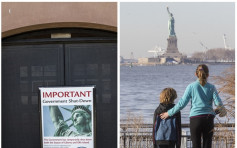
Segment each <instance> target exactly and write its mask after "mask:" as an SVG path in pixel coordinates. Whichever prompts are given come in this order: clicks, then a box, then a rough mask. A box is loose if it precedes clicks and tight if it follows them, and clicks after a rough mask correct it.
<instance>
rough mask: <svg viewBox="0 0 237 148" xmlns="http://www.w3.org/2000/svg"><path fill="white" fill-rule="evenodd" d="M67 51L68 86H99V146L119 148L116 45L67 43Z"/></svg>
mask: <svg viewBox="0 0 237 148" xmlns="http://www.w3.org/2000/svg"><path fill="white" fill-rule="evenodd" d="M65 51H66V53H65V54H66V56H65V57H66V59H65V65H66V72H65V77H66V82H65V84H66V85H68V86H80V85H96V108H97V111H96V113H97V114H96V116H97V119H96V121H97V125H96V126H97V128H96V129H97V136H96V141H97V147H99V148H107V147H117V134H115V133H117V45H116V43H93V44H92V43H90V44H89V43H88V44H68V45H66V46H65Z"/></svg>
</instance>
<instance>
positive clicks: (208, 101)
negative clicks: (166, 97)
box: [168, 80, 223, 117]
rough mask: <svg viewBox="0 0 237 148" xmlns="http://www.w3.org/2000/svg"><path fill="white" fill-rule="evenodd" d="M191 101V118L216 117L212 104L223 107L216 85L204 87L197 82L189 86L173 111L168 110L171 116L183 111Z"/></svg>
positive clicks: (207, 84) (208, 84)
mask: <svg viewBox="0 0 237 148" xmlns="http://www.w3.org/2000/svg"><path fill="white" fill-rule="evenodd" d="M190 99H191V111H190V116H189V117H192V116H197V115H202V114H212V115H215V112H214V110H213V107H212V102H214V104H215V105H216V106H222V105H223V103H222V101H221V98H220V97H219V95H218V93H217V90H216V88H215V86H214V85H212V84H210V83H208V82H207V83H206V84H205V85H204V86H202V85H201V84H200V82H199V80H197V81H195V82H193V83H191V84H189V85H188V87H187V88H186V90H185V92H184V95H183V97H182V98H181V99H180V100H179V102H178V103H177V104H176V105H175V106H174V107H173V108H172V109H170V110H168V114H169V116H173V115H174V114H175V113H177V112H178V111H180V110H182V109H183V108H184V107H185V106H186V105H187V104H188V102H189V100H190Z"/></svg>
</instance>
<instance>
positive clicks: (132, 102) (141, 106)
mask: <svg viewBox="0 0 237 148" xmlns="http://www.w3.org/2000/svg"><path fill="white" fill-rule="evenodd" d="M197 66H198V65H196V64H194V65H172V66H165V65H159V66H134V67H129V66H121V68H120V120H121V121H123V120H126V118H127V115H128V113H131V114H133V115H135V116H142V117H143V119H144V121H145V123H152V119H153V113H154V110H155V109H156V107H157V106H158V105H159V94H160V92H161V91H162V90H163V89H164V88H166V87H172V88H174V89H175V90H176V91H177V95H178V97H177V99H176V100H175V103H177V102H178V100H179V99H180V98H181V97H182V95H183V93H184V91H185V89H186V87H187V86H188V84H190V83H191V82H193V81H195V80H196V79H197V77H196V76H195V70H196V67H197ZM231 66H233V65H229V64H226V65H225V64H214V65H211V64H209V65H208V67H209V75H210V76H209V78H208V81H209V82H210V83H212V84H215V83H216V82H215V80H214V79H213V77H214V76H222V75H223V72H224V71H225V70H226V69H228V68H230V67H231ZM216 87H217V88H219V87H220V86H218V85H216ZM220 97H221V98H222V100H224V99H225V98H226V96H225V95H224V94H222V93H220ZM189 111H190V102H189V103H188V105H187V106H186V107H185V108H184V109H183V110H182V111H181V116H182V123H189ZM221 120H225V119H221ZM215 122H217V121H215Z"/></svg>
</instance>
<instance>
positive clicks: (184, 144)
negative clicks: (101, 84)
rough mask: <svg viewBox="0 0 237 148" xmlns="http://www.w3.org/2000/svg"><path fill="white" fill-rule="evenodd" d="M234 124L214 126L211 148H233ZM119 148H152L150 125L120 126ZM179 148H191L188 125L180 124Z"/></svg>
mask: <svg viewBox="0 0 237 148" xmlns="http://www.w3.org/2000/svg"><path fill="white" fill-rule="evenodd" d="M234 127H235V124H221V125H220V124H216V125H215V129H214V136H213V142H212V148H234V146H235V139H234V135H235V128H234ZM120 148H153V138H152V125H151V124H143V125H134V124H121V125H120ZM181 148H192V142H191V137H190V132H189V124H182V137H181Z"/></svg>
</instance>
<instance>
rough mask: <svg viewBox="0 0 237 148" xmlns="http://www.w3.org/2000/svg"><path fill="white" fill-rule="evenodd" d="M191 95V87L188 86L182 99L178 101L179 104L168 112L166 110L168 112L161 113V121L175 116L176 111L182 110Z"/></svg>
mask: <svg viewBox="0 0 237 148" xmlns="http://www.w3.org/2000/svg"><path fill="white" fill-rule="evenodd" d="M191 97H192V95H191V85H189V86H188V87H187V88H186V90H185V92H184V95H183V97H182V98H181V99H180V100H179V102H178V103H177V104H176V105H175V106H174V107H173V108H171V109H170V110H168V112H165V113H162V114H161V115H160V117H161V119H166V118H168V117H169V116H173V115H174V114H176V113H177V112H178V111H180V110H182V109H183V108H184V107H185V106H186V105H187V104H188V102H189V100H190V99H191Z"/></svg>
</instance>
